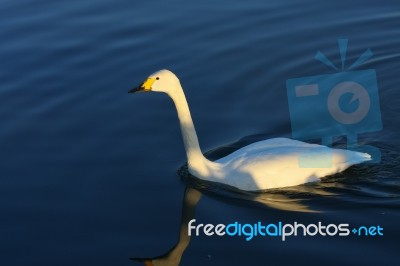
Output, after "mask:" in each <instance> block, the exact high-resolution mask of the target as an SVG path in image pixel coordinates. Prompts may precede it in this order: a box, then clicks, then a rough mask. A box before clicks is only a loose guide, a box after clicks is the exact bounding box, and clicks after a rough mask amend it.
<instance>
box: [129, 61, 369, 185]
mask: <svg viewBox="0 0 400 266" xmlns="http://www.w3.org/2000/svg"><path fill="white" fill-rule="evenodd" d="M137 92H164V93H166V94H167V95H168V96H169V97H170V98H171V99H172V100H173V102H174V104H175V107H176V111H177V113H178V118H179V123H180V128H181V132H182V137H183V143H184V146H185V150H186V156H187V161H188V170H189V172H190V174H192V175H193V176H195V177H197V178H200V179H202V180H207V181H211V182H218V183H222V184H226V185H229V186H232V187H235V188H237V189H240V190H245V191H261V190H266V189H272V188H282V187H288V186H296V185H301V184H304V183H308V182H315V181H318V180H320V179H321V178H322V177H324V176H328V175H333V174H335V173H339V172H341V171H344V170H345V169H347V168H349V167H350V166H352V165H355V164H359V163H362V162H365V161H368V160H371V156H370V155H369V154H367V153H361V152H355V151H350V150H344V149H333V148H329V147H327V146H323V145H318V144H309V143H305V142H302V141H298V140H293V139H288V138H273V139H267V140H263V141H258V142H255V143H252V144H250V145H248V146H245V147H243V148H241V149H239V150H236V151H235V152H233V153H231V154H229V155H227V156H225V157H223V158H221V159H218V160H216V161H210V160H208V159H207V158H205V157H204V155H203V153H202V152H201V150H200V146H199V141H198V138H197V134H196V130H195V128H194V125H193V121H192V118H191V115H190V111H189V106H188V103H187V101H186V97H185V94H184V92H183V89H182V86H181V84H180V81H179V79H178V77H177V76H176V75H175V74H174V73H172V72H171V71H169V70H166V69H163V70H160V71H157V72H155V73H153V74H151V75H150V76H149V77H148V78H147V79H146V80H145V81H144V82H143V83H142V84H141V85H140V86H138V87H135V88H133V89H131V90H130V91H129V93H137ZM302 161H303V162H304V161H305V162H306V163H303V164H302V163H301V162H302ZM321 161H322V162H329V164H328V165H320V162H321ZM313 162H316V163H315V164H314V163H313ZM318 162H319V163H318Z"/></svg>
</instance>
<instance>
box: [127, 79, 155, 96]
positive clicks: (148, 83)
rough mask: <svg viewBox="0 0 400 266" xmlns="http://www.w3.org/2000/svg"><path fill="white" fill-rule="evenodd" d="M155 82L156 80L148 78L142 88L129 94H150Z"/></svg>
mask: <svg viewBox="0 0 400 266" xmlns="http://www.w3.org/2000/svg"><path fill="white" fill-rule="evenodd" d="M155 80H156V79H155V78H148V79H146V81H145V82H143V83H142V84H141V85H140V86H138V87H136V88H133V89H131V90H130V91H128V93H136V92H149V91H151V86H152V85H153V83H154V81H155Z"/></svg>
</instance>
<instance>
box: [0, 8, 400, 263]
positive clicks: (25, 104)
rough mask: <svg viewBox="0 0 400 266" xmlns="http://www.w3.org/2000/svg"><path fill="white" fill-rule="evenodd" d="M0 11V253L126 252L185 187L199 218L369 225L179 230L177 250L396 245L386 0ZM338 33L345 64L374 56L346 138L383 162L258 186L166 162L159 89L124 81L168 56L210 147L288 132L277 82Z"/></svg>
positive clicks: (392, 30)
mask: <svg viewBox="0 0 400 266" xmlns="http://www.w3.org/2000/svg"><path fill="white" fill-rule="evenodd" d="M0 17H1V22H2V23H1V26H0V27H1V30H0V39H1V45H0V47H1V49H0V84H1V86H0V100H1V104H0V123H1V129H0V156H1V160H0V178H1V181H0V210H1V214H2V215H1V217H2V219H1V221H0V236H1V237H0V239H1V240H0V250H1V251H2V252H1V253H2V258H1V259H2V265H132V264H134V263H135V262H133V261H130V260H129V258H131V257H154V256H158V255H161V254H164V253H165V252H167V251H168V250H169V249H171V248H172V247H173V246H174V245H175V243H176V242H177V241H178V236H179V232H180V228H181V227H180V226H181V212H182V206H184V201H182V199H185V197H184V195H185V190H186V187H189V188H188V189H189V190H191V189H193V188H194V189H198V190H199V191H201V193H202V194H203V196H202V197H201V199H200V200H199V202H198V203H197V204H196V213H195V217H196V219H197V220H198V221H199V222H204V223H214V224H217V223H230V222H232V221H235V220H237V221H240V222H242V223H246V222H249V223H250V222H251V223H254V222H257V221H264V222H278V221H283V222H289V223H293V222H294V221H298V222H302V223H316V222H318V221H322V222H325V223H350V224H354V225H356V226H360V225H368V226H369V225H380V226H382V227H384V232H385V234H384V236H383V237H376V238H368V237H355V236H354V237H346V238H341V237H332V238H329V239H327V238H323V237H297V238H291V239H290V240H289V241H285V242H282V241H281V240H280V239H275V238H255V239H253V240H252V241H250V242H246V241H245V240H244V239H243V238H239V237H238V238H228V237H220V238H218V237H205V236H200V237H192V238H191V239H190V241H189V242H188V243H187V244H188V246H187V247H186V249H185V250H184V253H183V256H182V260H181V265H251V264H269V265H285V264H289V263H290V264H292V263H293V262H294V261H295V262H297V263H299V264H305V263H307V264H311V265H313V264H315V265H321V264H324V265H327V264H345V263H347V264H350V263H357V264H363V265H377V264H381V265H383V264H386V265H393V264H394V263H395V262H396V261H397V257H398V256H396V252H397V250H398V249H399V247H400V246H399V244H398V243H399V242H398V241H399V237H400V231H399V230H398V224H399V222H400V212H399V206H400V198H399V197H400V177H399V173H400V170H399V166H398V165H399V162H400V156H399V153H400V149H399V144H400V143H399V140H398V135H399V133H398V125H399V122H400V121H399V117H400V110H399V106H400V97H399V96H400V94H399V88H398V87H399V86H398V83H399V82H400V80H399V77H398V69H400V65H399V59H400V48H399V47H400V34H399V33H400V31H399V29H400V28H399V26H400V5H399V3H398V2H397V1H393V0H383V1H379V2H377V1H361V0H356V1H351V2H350V1H334V2H329V3H327V2H324V3H322V2H321V1H315V0H308V1H302V2H298V1H292V0H284V1H279V2H276V1H275V2H274V1H268V2H267V1H264V2H260V1H247V2H242V1H219V2H218V3H215V1H201V2H188V1H186V2H185V1H180V0H179V1H178V0H173V1H169V2H166V1H165V2H162V1H156V0H155V1H146V2H143V1H142V2H140V3H139V2H135V1H124V0H117V1H104V0H100V1H61V2H60V1H56V2H51V1H44V0H37V1H29V0H24V1H6V0H4V1H2V2H1V5H0ZM339 38H348V39H349V47H348V53H347V61H348V62H354V61H355V60H356V59H357V58H358V57H359V56H360V55H361V54H362V53H363V52H364V51H365V50H366V49H368V48H370V49H371V50H372V51H373V53H374V56H373V58H372V59H371V60H369V61H368V62H367V63H365V64H363V65H362V66H360V68H359V69H360V70H361V69H375V70H376V73H377V79H378V88H379V96H380V105H381V113H382V123H383V129H382V130H381V131H379V132H375V133H369V134H364V135H362V136H360V140H361V141H362V142H363V143H367V144H370V145H374V146H376V147H378V148H379V149H380V150H381V153H382V162H381V163H380V164H377V165H363V166H359V167H355V168H352V169H349V170H348V171H346V172H345V173H343V174H339V175H336V176H333V177H329V178H327V179H325V180H324V181H323V182H320V183H317V184H308V185H303V186H298V187H294V188H287V189H280V190H273V191H270V192H268V193H263V194H260V193H258V194H257V193H241V192H237V191H229V190H225V189H223V188H220V187H218V186H215V185H213V184H207V183H202V182H200V183H199V182H197V181H196V180H193V179H190V178H183V179H182V178H180V177H179V176H178V175H177V173H176V171H177V170H178V169H179V168H180V167H181V166H182V165H184V164H185V161H186V158H185V153H184V149H183V144H182V140H181V136H180V131H179V126H178V121H177V117H176V113H175V110H174V108H173V104H172V102H171V101H170V100H169V99H168V98H167V96H165V95H161V94H143V95H134V96H133V95H128V94H127V91H128V90H129V89H130V88H131V87H132V86H134V85H137V84H138V83H140V82H142V81H143V79H144V78H145V77H146V76H147V75H148V74H150V73H152V72H154V71H156V70H159V69H162V68H168V69H170V70H172V71H174V72H175V73H177V75H178V76H179V78H180V80H181V83H182V85H183V87H184V89H185V93H186V96H187V98H188V101H189V105H190V107H191V111H192V117H193V119H194V122H195V126H196V129H197V133H198V136H199V139H200V145H201V147H202V149H203V151H205V152H206V151H211V152H209V153H208V155H209V156H210V157H212V158H218V157H220V156H222V155H223V154H226V153H227V152H230V151H233V150H235V149H237V148H239V147H241V146H243V145H245V144H248V143H252V142H254V141H256V140H261V139H265V138H270V137H276V136H285V137H290V136H291V127H290V116H289V107H288V102H287V96H286V87H285V82H286V80H287V79H289V78H295V77H303V76H312V75H320V74H329V73H335V71H334V70H332V69H330V68H329V67H327V66H325V65H323V64H321V63H320V62H318V61H316V60H314V55H315V53H316V51H318V50H321V51H322V52H324V54H326V55H327V56H328V57H329V58H330V59H331V60H332V61H333V63H335V64H336V65H340V55H339V51H338V46H337V39H339ZM338 140H339V144H340V143H342V142H343V139H338ZM196 193H200V192H196ZM196 193H195V194H196ZM196 195H197V194H196ZM183 209H184V210H185V208H183ZM192 211H193V210H192Z"/></svg>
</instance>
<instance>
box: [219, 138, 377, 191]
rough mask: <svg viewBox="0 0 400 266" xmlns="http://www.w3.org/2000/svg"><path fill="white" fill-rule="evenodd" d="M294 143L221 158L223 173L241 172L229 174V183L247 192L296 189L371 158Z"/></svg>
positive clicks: (352, 152) (346, 151)
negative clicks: (289, 187) (284, 188)
mask: <svg viewBox="0 0 400 266" xmlns="http://www.w3.org/2000/svg"><path fill="white" fill-rule="evenodd" d="M283 144H285V143H283ZM286 144H287V143H286ZM294 144H297V145H294V146H287V145H286V146H285V145H280V146H279V145H275V146H274V145H269V146H264V147H267V148H266V149H248V150H246V151H245V152H243V151H242V152H241V153H237V154H236V155H235V156H232V157H230V156H227V157H224V158H222V159H223V160H222V161H224V168H225V170H226V171H234V172H235V173H240V175H237V174H236V175H231V180H230V182H231V183H233V184H235V185H236V186H243V185H244V186H245V187H243V189H247V190H257V189H268V188H277V187H286V186H295V185H299V184H304V183H307V182H313V181H317V180H319V178H321V177H324V176H327V175H332V174H335V173H338V172H341V171H343V170H345V169H347V168H348V167H350V166H351V165H354V164H358V163H361V162H363V161H367V160H369V159H370V156H369V155H368V154H365V153H360V152H354V151H349V150H342V149H331V148H329V147H326V146H322V145H316V144H307V143H294ZM228 157H230V158H228ZM228 159H230V160H228ZM218 162H220V161H219V160H218ZM227 176H230V175H229V174H228V175H227Z"/></svg>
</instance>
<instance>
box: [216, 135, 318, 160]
mask: <svg viewBox="0 0 400 266" xmlns="http://www.w3.org/2000/svg"><path fill="white" fill-rule="evenodd" d="M318 146H321V145H318V144H310V143H306V142H302V141H298V140H294V139H288V138H273V139H266V140H262V141H258V142H255V143H252V144H250V145H247V146H245V147H242V148H240V149H239V150H236V151H234V152H233V153H231V154H229V155H227V156H225V157H223V158H221V159H219V160H218V161H217V162H220V163H226V162H229V161H231V160H232V159H235V158H238V157H244V156H246V155H248V154H254V153H257V152H259V151H263V152H265V151H268V150H270V149H272V148H284V147H288V148H296V147H304V148H311V147H318Z"/></svg>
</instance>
